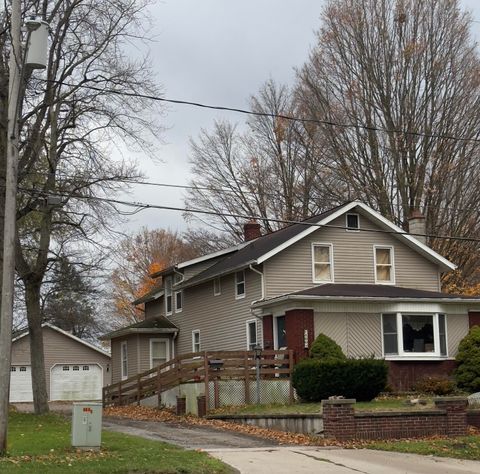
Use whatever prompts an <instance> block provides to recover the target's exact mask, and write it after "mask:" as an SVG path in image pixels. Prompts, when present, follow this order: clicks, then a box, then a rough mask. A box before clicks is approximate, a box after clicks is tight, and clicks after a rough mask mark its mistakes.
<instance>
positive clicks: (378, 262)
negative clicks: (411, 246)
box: [374, 246, 395, 285]
mask: <svg viewBox="0 0 480 474" xmlns="http://www.w3.org/2000/svg"><path fill="white" fill-rule="evenodd" d="M374 258H375V283H380V284H385V285H387V284H392V285H394V284H395V269H394V266H393V247H379V246H375V247H374Z"/></svg>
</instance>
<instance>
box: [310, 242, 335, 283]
mask: <svg viewBox="0 0 480 474" xmlns="http://www.w3.org/2000/svg"><path fill="white" fill-rule="evenodd" d="M332 254H333V251H332V245H331V244H313V246H312V266H313V269H312V271H313V282H314V283H328V282H332V281H333V259H332Z"/></svg>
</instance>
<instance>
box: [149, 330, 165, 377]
mask: <svg viewBox="0 0 480 474" xmlns="http://www.w3.org/2000/svg"><path fill="white" fill-rule="evenodd" d="M154 342H166V351H165V352H166V359H165V362H168V361H169V360H170V339H168V338H167V337H151V338H150V339H149V347H150V354H149V355H150V369H153V368H154V367H156V366H154V365H153V357H152V355H153V354H152V346H153V343H154Z"/></svg>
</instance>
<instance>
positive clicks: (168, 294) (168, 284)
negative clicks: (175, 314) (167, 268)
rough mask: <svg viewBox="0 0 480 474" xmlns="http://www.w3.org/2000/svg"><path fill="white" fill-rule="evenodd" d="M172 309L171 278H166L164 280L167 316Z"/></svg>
mask: <svg viewBox="0 0 480 474" xmlns="http://www.w3.org/2000/svg"><path fill="white" fill-rule="evenodd" d="M172 309H173V301H172V277H167V278H165V313H166V314H167V315H170V314H172Z"/></svg>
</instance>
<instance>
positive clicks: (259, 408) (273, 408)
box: [211, 398, 433, 415]
mask: <svg viewBox="0 0 480 474" xmlns="http://www.w3.org/2000/svg"><path fill="white" fill-rule="evenodd" d="M405 400H406V398H379V399H375V400H372V401H371V402H358V403H356V404H355V410H357V411H389V410H421V409H431V408H433V404H432V402H431V400H428V403H427V405H412V406H408V405H406V404H405ZM211 413H212V414H217V415H223V414H232V415H233V414H239V415H240V414H241V415H247V414H248V415H286V414H312V413H322V405H321V403H293V404H291V405H281V404H270V405H241V406H230V407H224V408H218V409H217V410H212V412H211Z"/></svg>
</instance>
